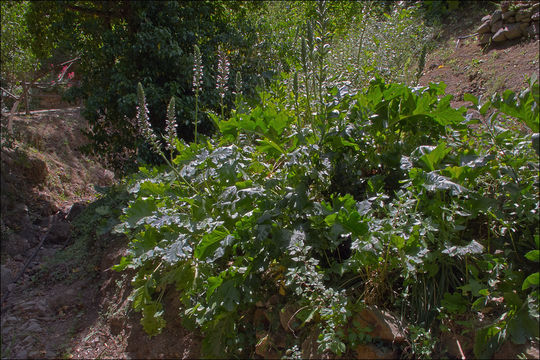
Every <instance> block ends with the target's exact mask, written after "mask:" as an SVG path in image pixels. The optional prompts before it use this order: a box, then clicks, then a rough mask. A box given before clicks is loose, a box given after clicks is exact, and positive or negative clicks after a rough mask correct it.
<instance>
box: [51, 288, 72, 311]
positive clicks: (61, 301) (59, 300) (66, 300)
mask: <svg viewBox="0 0 540 360" xmlns="http://www.w3.org/2000/svg"><path fill="white" fill-rule="evenodd" d="M76 296H77V293H76V292H75V290H74V289H68V290H66V291H65V292H63V293H61V294H57V295H55V296H51V297H50V298H48V300H47V305H48V306H49V309H51V310H53V311H56V310H57V309H59V308H61V307H63V306H70V305H73V304H75V303H76V302H77V298H76Z"/></svg>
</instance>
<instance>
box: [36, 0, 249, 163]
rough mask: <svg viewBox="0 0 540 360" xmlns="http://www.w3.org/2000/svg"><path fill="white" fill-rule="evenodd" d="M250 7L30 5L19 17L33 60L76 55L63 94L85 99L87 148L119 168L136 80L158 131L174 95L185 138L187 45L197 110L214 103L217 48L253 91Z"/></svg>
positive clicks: (189, 135) (128, 140) (129, 136)
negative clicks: (71, 82)
mask: <svg viewBox="0 0 540 360" xmlns="http://www.w3.org/2000/svg"><path fill="white" fill-rule="evenodd" d="M253 6H254V5H253V4H252V3H241V2H226V1H197V2H186V1H166V2H163V1H127V2H116V1H105V2H85V1H80V2H71V1H68V2H65V1H55V2H33V3H31V9H30V12H29V14H28V16H27V17H28V18H29V22H30V23H31V25H32V27H31V29H32V31H33V34H34V35H37V34H40V36H39V37H37V36H36V38H35V39H39V41H36V42H35V43H34V50H35V51H36V52H37V53H40V54H41V56H46V55H47V54H50V53H51V49H53V48H65V47H68V46H71V47H72V51H73V52H74V53H76V54H77V55H79V56H80V57H81V63H80V66H79V69H78V71H79V73H78V75H79V76H80V77H81V79H82V81H81V86H80V87H77V88H75V87H73V88H72V91H71V95H70V96H72V97H82V98H83V99H85V108H84V114H83V115H84V116H85V117H86V118H87V119H88V120H89V122H90V124H91V126H92V130H91V132H90V139H91V140H92V143H91V145H92V150H94V151H97V152H98V153H102V154H105V155H107V156H108V158H109V160H111V161H112V163H113V164H114V165H116V166H117V167H121V166H126V165H127V166H130V165H129V164H130V163H131V164H132V163H133V160H134V158H133V152H132V151H133V150H135V149H136V148H137V146H138V145H140V143H137V142H136V141H135V140H136V139H137V136H136V126H135V124H134V123H133V122H132V121H130V119H133V118H134V117H135V106H136V103H137V102H136V94H135V89H136V85H137V82H139V81H140V82H142V83H143V85H145V88H146V91H147V100H148V107H149V109H150V110H151V112H150V113H151V119H150V120H151V123H152V125H153V126H154V127H155V128H156V129H159V130H161V131H163V130H164V123H163V121H162V120H163V119H164V118H165V109H166V106H167V103H168V102H169V99H170V98H171V96H174V97H175V98H176V115H177V118H178V119H179V121H178V133H179V135H180V136H181V137H182V138H185V139H188V140H191V139H193V118H194V114H193V113H194V108H195V107H194V106H193V104H194V101H195V99H194V96H193V95H194V92H193V90H192V84H191V79H192V67H193V47H194V45H195V44H198V45H199V47H200V49H201V52H202V54H203V55H204V56H203V63H204V69H205V74H204V78H203V86H202V88H203V90H202V92H201V95H200V97H199V106H200V107H201V108H204V109H207V110H212V109H213V110H217V107H216V106H214V105H213V104H217V103H218V95H217V92H216V90H215V89H214V84H215V81H214V78H215V76H216V63H217V59H216V57H215V54H216V50H217V47H218V45H219V44H223V45H224V46H226V49H225V50H226V51H228V52H229V60H230V63H231V71H232V72H233V73H236V71H240V72H241V73H242V77H243V80H244V82H245V85H244V89H246V90H249V89H252V88H254V86H253V85H254V84H255V81H256V79H255V78H254V76H255V71H256V70H258V69H257V64H256V63H255V62H256V60H257V59H256V56H255V53H254V52H255V50H256V49H255V47H254V45H255V39H254V34H255V32H254V31H253V28H252V25H251V22H250V19H248V18H246V15H245V14H246V11H248V10H249V8H251V7H253ZM41 34H45V36H42V35H41ZM226 105H227V106H228V107H230V103H227V104H226ZM199 122H200V125H199V131H201V132H203V133H209V132H210V130H211V123H210V122H209V121H208V117H207V116H206V115H205V114H204V113H202V114H199ZM142 156H145V154H144V153H143V154H142ZM126 160H129V162H126ZM147 160H148V158H147Z"/></svg>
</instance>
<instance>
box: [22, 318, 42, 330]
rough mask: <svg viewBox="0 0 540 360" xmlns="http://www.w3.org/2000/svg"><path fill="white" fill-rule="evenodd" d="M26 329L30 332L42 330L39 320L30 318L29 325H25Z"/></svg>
mask: <svg viewBox="0 0 540 360" xmlns="http://www.w3.org/2000/svg"><path fill="white" fill-rule="evenodd" d="M25 330H26V331H30V332H41V331H42V329H41V326H40V325H39V322H38V321H37V320H34V319H32V320H30V321H29V322H28V323H27V325H26V326H25Z"/></svg>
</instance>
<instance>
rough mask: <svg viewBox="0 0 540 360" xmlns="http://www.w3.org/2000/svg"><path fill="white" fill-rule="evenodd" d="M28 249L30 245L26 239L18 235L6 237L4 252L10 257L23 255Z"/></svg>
mask: <svg viewBox="0 0 540 360" xmlns="http://www.w3.org/2000/svg"><path fill="white" fill-rule="evenodd" d="M30 247H31V246H30V243H29V242H28V240H27V239H26V238H24V237H22V236H20V235H18V234H12V235H11V236H9V237H8V239H7V241H6V243H5V246H4V250H5V252H6V253H8V255H10V256H11V257H15V256H17V255H22V254H24V253H25V252H26V251H27V250H28V249H30Z"/></svg>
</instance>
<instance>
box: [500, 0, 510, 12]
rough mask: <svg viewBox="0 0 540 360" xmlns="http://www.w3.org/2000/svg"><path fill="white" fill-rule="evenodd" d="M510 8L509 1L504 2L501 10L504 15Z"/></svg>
mask: <svg viewBox="0 0 540 360" xmlns="http://www.w3.org/2000/svg"><path fill="white" fill-rule="evenodd" d="M509 8H510V2H509V1H503V2H501V10H502V12H503V14H504V12H506V11H508V9H509Z"/></svg>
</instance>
